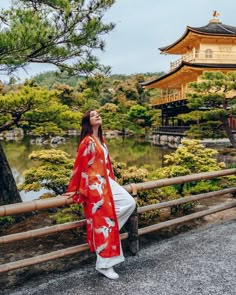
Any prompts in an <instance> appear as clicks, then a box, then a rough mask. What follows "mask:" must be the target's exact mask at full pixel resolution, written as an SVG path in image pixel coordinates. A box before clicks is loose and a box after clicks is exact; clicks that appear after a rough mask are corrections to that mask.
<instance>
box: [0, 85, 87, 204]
mask: <svg viewBox="0 0 236 295" xmlns="http://www.w3.org/2000/svg"><path fill="white" fill-rule="evenodd" d="M81 116H82V113H80V112H73V111H71V110H70V108H69V107H68V106H67V105H63V104H61V103H60V99H59V97H58V95H57V92H56V91H55V90H50V91H49V90H47V89H44V88H41V87H38V86H37V85H35V84H34V83H31V82H27V83H25V85H21V86H19V85H18V86H17V88H15V89H12V90H10V91H8V92H6V93H4V94H1V95H0V131H5V130H9V129H11V128H13V127H15V126H17V127H21V128H23V129H24V130H25V131H27V132H28V133H30V134H33V135H39V136H49V135H52V136H53V135H63V134H64V131H65V130H68V129H78V128H79V123H78V122H80V120H81ZM0 160H1V164H0V176H1V177H0V192H1V194H0V205H3V204H7V203H14V202H16V201H17V202H19V201H20V200H21V199H20V196H19V193H18V191H17V188H16V184H15V181H14V179H13V176H12V173H11V170H10V167H9V164H8V162H7V159H6V157H5V154H4V152H3V149H2V147H1V148H0Z"/></svg>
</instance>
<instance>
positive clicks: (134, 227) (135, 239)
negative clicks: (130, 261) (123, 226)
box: [127, 184, 139, 255]
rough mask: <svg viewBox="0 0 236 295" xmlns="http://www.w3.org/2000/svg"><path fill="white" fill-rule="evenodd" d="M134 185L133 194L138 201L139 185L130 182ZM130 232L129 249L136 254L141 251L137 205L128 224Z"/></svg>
mask: <svg viewBox="0 0 236 295" xmlns="http://www.w3.org/2000/svg"><path fill="white" fill-rule="evenodd" d="M130 186H131V187H132V194H131V195H132V196H133V198H134V199H135V201H137V187H136V185H135V184H130ZM127 229H128V234H129V238H128V241H129V249H130V252H131V253H132V255H136V254H137V252H138V251H139V236H138V210H137V205H136V207H135V210H134V212H133V213H132V214H131V216H130V218H129V220H128V224H127Z"/></svg>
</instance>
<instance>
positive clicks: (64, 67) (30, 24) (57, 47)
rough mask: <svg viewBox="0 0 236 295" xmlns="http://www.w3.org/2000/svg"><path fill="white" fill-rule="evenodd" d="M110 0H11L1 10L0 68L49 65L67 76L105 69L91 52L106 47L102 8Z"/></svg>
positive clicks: (110, 26)
mask: <svg viewBox="0 0 236 295" xmlns="http://www.w3.org/2000/svg"><path fill="white" fill-rule="evenodd" d="M113 3H114V0H91V1H84V0H77V1H70V0H15V1H12V6H11V7H10V8H9V9H7V10H6V9H3V10H1V12H0V25H1V31H0V40H1V41H0V47H1V52H0V64H1V67H0V70H2V71H6V72H8V73H11V72H13V71H15V70H16V69H18V68H21V67H25V66H26V65H27V64H28V63H49V64H53V65H55V66H56V67H58V68H59V69H60V70H61V71H66V72H68V73H69V74H80V75H81V73H85V74H88V73H91V72H93V71H96V70H98V69H99V70H102V71H105V72H107V71H108V70H109V67H108V68H107V67H104V66H102V65H100V64H99V61H98V59H97V58H96V57H95V56H94V51H95V50H104V46H105V44H104V41H103V40H102V39H101V36H102V35H104V34H106V33H108V32H110V31H111V30H112V29H113V28H114V24H112V23H109V24H104V23H103V16H104V12H105V11H106V10H107V9H109V8H110V7H111V6H112V5H113Z"/></svg>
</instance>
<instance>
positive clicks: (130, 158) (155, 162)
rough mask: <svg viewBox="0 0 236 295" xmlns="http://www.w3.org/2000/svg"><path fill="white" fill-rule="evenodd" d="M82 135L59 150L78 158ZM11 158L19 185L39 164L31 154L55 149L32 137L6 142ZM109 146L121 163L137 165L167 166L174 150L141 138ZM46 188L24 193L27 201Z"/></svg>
mask: <svg viewBox="0 0 236 295" xmlns="http://www.w3.org/2000/svg"><path fill="white" fill-rule="evenodd" d="M77 143H78V138H73V137H72V138H68V139H67V140H66V142H65V143H62V144H59V145H58V146H57V147H54V148H56V149H61V150H63V151H65V152H67V153H69V154H71V156H72V157H75V155H76V150H77ZM2 145H3V148H4V151H5V153H6V156H7V159H8V161H9V164H10V166H11V169H12V171H13V175H14V177H15V179H16V182H17V184H19V183H21V182H22V181H23V179H24V175H23V174H24V171H25V170H27V169H29V168H32V167H33V166H36V165H37V163H36V162H35V161H32V160H29V159H28V155H29V154H30V153H31V152H33V151H36V150H41V149H51V148H52V147H51V146H50V145H36V144H31V143H30V138H24V139H23V140H22V141H18V142H15V141H9V142H2ZM107 145H108V148H109V151H110V156H111V158H112V159H114V160H115V161H117V162H123V163H126V164H127V166H134V165H136V166H137V167H140V166H143V165H144V164H148V165H150V166H152V167H153V168H159V167H162V166H163V160H164V155H165V154H169V153H170V152H171V150H169V149H163V148H161V147H157V146H153V145H151V144H150V143H147V142H144V140H142V139H140V138H134V137H132V138H125V139H124V138H122V137H119V138H112V139H107ZM45 192H46V191H43V190H41V191H40V192H29V193H25V192H22V193H21V197H22V199H23V200H24V201H29V200H32V199H37V198H38V197H39V196H40V195H41V194H43V193H45Z"/></svg>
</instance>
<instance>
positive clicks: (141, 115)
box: [128, 105, 151, 127]
mask: <svg viewBox="0 0 236 295" xmlns="http://www.w3.org/2000/svg"><path fill="white" fill-rule="evenodd" d="M128 117H129V118H130V120H131V121H133V122H135V123H136V124H138V125H139V126H141V127H150V126H151V115H150V114H149V112H148V110H147V108H146V107H144V106H141V105H134V106H132V107H131V108H130V110H129V112H128Z"/></svg>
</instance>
